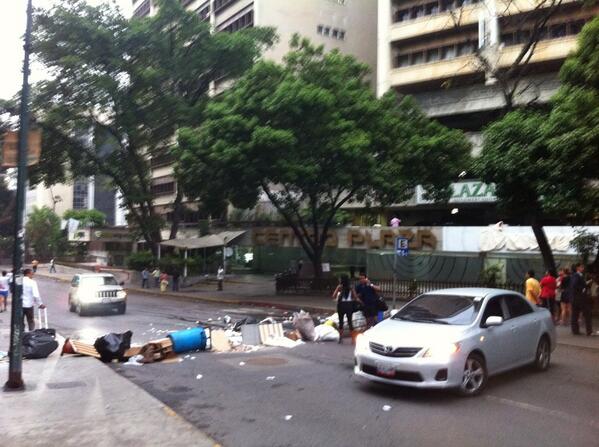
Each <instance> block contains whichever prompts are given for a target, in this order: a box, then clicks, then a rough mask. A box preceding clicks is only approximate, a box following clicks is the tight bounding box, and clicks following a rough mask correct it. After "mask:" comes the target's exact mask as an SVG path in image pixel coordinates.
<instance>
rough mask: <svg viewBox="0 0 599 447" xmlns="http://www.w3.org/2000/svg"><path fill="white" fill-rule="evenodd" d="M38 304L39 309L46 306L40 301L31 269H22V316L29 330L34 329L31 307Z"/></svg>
mask: <svg viewBox="0 0 599 447" xmlns="http://www.w3.org/2000/svg"><path fill="white" fill-rule="evenodd" d="M36 304H37V305H38V307H39V308H40V309H44V308H45V307H46V306H45V304H44V303H42V298H41V297H40V291H39V289H38V287H37V283H36V282H35V281H34V280H33V271H32V270H31V269H25V270H23V317H24V318H25V319H26V320H27V326H29V330H30V331H32V330H34V329H35V320H34V318H33V307H34V306H35V305H36Z"/></svg>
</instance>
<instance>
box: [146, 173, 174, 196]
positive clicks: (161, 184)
mask: <svg viewBox="0 0 599 447" xmlns="http://www.w3.org/2000/svg"><path fill="white" fill-rule="evenodd" d="M176 189H177V184H176V183H175V180H174V179H173V177H171V176H166V177H158V178H155V179H153V180H152V195H154V196H168V195H171V194H175V192H176Z"/></svg>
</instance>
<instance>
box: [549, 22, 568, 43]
mask: <svg viewBox="0 0 599 447" xmlns="http://www.w3.org/2000/svg"><path fill="white" fill-rule="evenodd" d="M567 34H568V32H567V30H566V24H565V23H560V24H558V25H552V26H551V27H550V28H549V36H550V38H551V39H559V38H560V37H565V36H566V35H567Z"/></svg>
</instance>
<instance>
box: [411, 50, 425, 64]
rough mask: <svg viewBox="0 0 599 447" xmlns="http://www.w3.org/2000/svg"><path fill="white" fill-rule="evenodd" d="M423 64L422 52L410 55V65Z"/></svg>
mask: <svg viewBox="0 0 599 447" xmlns="http://www.w3.org/2000/svg"><path fill="white" fill-rule="evenodd" d="M423 62H424V52H423V51H417V52H416V53H412V60H411V63H412V65H416V64H422V63H423Z"/></svg>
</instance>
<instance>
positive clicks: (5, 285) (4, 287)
mask: <svg viewBox="0 0 599 447" xmlns="http://www.w3.org/2000/svg"><path fill="white" fill-rule="evenodd" d="M9 280H10V278H9V276H8V274H7V273H6V270H3V271H2V276H0V300H2V301H1V302H0V312H4V311H5V310H6V305H7V304H8V292H9V290H10V285H9Z"/></svg>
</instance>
